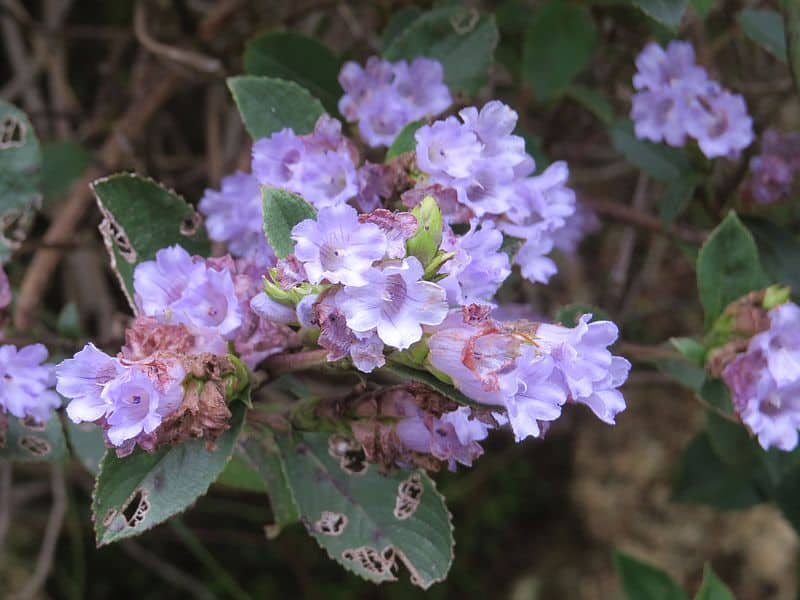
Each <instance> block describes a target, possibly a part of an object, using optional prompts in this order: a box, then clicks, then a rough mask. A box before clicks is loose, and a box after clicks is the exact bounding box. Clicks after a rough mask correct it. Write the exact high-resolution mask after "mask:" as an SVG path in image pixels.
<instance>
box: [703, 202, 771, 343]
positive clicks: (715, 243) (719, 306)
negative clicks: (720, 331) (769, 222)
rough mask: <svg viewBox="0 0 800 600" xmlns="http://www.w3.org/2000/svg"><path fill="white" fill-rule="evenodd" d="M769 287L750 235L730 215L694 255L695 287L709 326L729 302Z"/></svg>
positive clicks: (740, 223) (735, 218) (731, 214)
mask: <svg viewBox="0 0 800 600" xmlns="http://www.w3.org/2000/svg"><path fill="white" fill-rule="evenodd" d="M768 284H769V281H768V280H767V276H766V274H765V273H764V270H763V269H762V268H761V263H760V262H759V257H758V249H757V248H756V243H755V241H754V240H753V236H752V235H751V234H750V232H749V231H748V230H747V228H746V227H745V226H744V225H742V222H741V221H740V220H739V217H737V216H736V213H734V212H731V213H730V214H729V215H728V216H727V217H725V220H724V221H722V223H720V224H719V225H718V226H717V228H716V229H714V231H712V232H711V235H709V236H708V239H707V240H706V242H705V243H704V244H703V247H702V248H701V249H700V253H699V254H698V256H697V287H698V290H699V292H700V302H701V303H702V304H703V309H704V310H705V316H706V317H705V318H706V326H707V327H708V326H710V325H711V324H712V323H713V322H714V321H715V320H716V319H717V317H719V316H720V315H721V314H722V311H723V310H725V307H726V306H728V304H730V303H731V302H733V301H734V300H736V299H737V298H741V297H742V296H744V295H745V294H747V293H748V292H752V291H753V290H758V289H761V288H764V287H766V286H767V285H768Z"/></svg>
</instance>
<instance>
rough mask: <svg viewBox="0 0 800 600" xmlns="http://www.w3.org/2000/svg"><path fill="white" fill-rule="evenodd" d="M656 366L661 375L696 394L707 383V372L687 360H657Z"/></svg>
mask: <svg viewBox="0 0 800 600" xmlns="http://www.w3.org/2000/svg"><path fill="white" fill-rule="evenodd" d="M655 366H656V369H658V370H659V371H660V372H661V373H663V374H664V375H666V376H667V377H669V378H670V379H672V380H673V381H676V382H677V383H679V384H681V385H682V386H684V387H686V388H688V389H690V390H692V391H694V392H699V391H700V389H701V388H702V387H703V383H705V381H706V372H705V370H704V369H703V368H702V367H698V366H697V365H695V364H692V363H690V362H688V361H686V360H682V359H664V360H657V361H656V362H655Z"/></svg>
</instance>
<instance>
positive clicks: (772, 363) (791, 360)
mask: <svg viewBox="0 0 800 600" xmlns="http://www.w3.org/2000/svg"><path fill="white" fill-rule="evenodd" d="M768 316H769V327H768V328H767V329H766V330H765V331H762V332H760V333H757V334H756V335H754V336H753V337H752V338H751V339H750V342H749V343H748V345H747V350H746V351H745V352H743V353H741V354H739V355H738V356H737V357H736V358H735V359H734V360H733V361H732V362H730V363H729V364H728V365H727V367H725V370H724V371H723V373H722V378H723V380H724V381H725V383H726V384H727V385H728V387H729V388H730V390H731V394H732V398H733V405H734V408H735V409H736V412H737V413H738V415H739V417H740V418H741V420H742V422H743V423H744V424H745V425H747V426H748V427H749V428H750V429H751V430H752V432H753V433H754V434H755V435H756V436H757V437H758V441H759V443H760V444H761V446H762V447H763V448H764V449H765V450H766V449H769V448H773V447H775V448H780V449H781V450H793V449H794V448H796V447H797V443H798V429H800V306H797V304H795V303H793V302H787V303H785V304H781V305H779V306H776V307H775V308H773V309H771V310H770V311H769V313H768Z"/></svg>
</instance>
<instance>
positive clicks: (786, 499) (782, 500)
mask: <svg viewBox="0 0 800 600" xmlns="http://www.w3.org/2000/svg"><path fill="white" fill-rule="evenodd" d="M798 498H800V467H795V468H794V469H792V470H791V471H789V472H788V473H787V474H786V475H785V476H784V477H783V478H782V480H781V482H780V485H779V486H778V489H777V490H776V492H775V503H776V504H777V505H778V508H780V509H781V512H782V513H783V516H784V517H786V520H787V521H789V523H790V524H791V526H792V527H794V530H795V531H796V532H798V533H800V502H798V501H797V499H798Z"/></svg>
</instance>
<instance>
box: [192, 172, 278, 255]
mask: <svg viewBox="0 0 800 600" xmlns="http://www.w3.org/2000/svg"><path fill="white" fill-rule="evenodd" d="M197 207H198V208H199V209H200V212H202V213H203V214H204V215H205V217H206V221H205V222H206V229H207V230H208V236H209V237H210V238H211V239H212V240H214V241H216V242H225V243H227V245H228V251H229V252H230V253H231V254H232V255H233V256H252V257H257V258H258V260H259V263H260V264H261V266H264V267H270V266H272V265H274V264H275V254H274V252H273V251H272V248H271V247H270V245H269V244H268V243H267V240H266V238H265V237H264V230H263V224H262V223H263V211H262V203H261V187H260V186H259V184H258V181H257V180H256V178H255V177H253V176H252V175H248V174H246V173H241V172H237V173H234V174H233V175H229V176H227V177H224V178H223V179H222V187H221V189H220V190H219V191H216V190H211V189H207V190H206V191H205V194H204V195H203V198H202V199H201V200H200V203H199V204H198V205H197Z"/></svg>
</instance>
